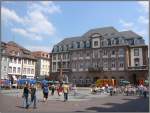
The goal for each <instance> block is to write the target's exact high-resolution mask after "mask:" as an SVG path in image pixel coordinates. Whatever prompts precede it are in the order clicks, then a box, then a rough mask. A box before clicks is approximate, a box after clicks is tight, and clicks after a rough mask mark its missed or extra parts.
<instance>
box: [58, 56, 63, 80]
mask: <svg viewBox="0 0 150 113" xmlns="http://www.w3.org/2000/svg"><path fill="white" fill-rule="evenodd" d="M62 71H63V70H62V55H61V58H60V76H59V80H60V82H63V72H62Z"/></svg>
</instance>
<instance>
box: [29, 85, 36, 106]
mask: <svg viewBox="0 0 150 113" xmlns="http://www.w3.org/2000/svg"><path fill="white" fill-rule="evenodd" d="M30 93H31V103H30V105H31V104H32V103H34V105H33V108H34V109H36V87H35V85H33V84H32V86H31V91H30Z"/></svg>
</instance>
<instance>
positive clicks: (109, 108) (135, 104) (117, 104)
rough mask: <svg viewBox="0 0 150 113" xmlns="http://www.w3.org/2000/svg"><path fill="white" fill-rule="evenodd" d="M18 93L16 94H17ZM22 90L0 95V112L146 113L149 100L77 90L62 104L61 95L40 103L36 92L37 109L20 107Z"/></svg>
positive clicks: (40, 97)
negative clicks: (93, 93) (75, 93)
mask: <svg viewBox="0 0 150 113" xmlns="http://www.w3.org/2000/svg"><path fill="white" fill-rule="evenodd" d="M17 92H18V93H17ZM21 95H22V90H18V91H16V90H7V91H2V92H1V93H0V101H1V104H0V112H10V111H11V112H13V111H14V112H15V111H16V112H17V111H18V112H105V111H106V112H148V111H149V98H147V99H145V98H143V97H138V96H123V95H118V96H109V95H107V94H101V95H100V94H98V95H92V94H90V93H89V90H88V89H86V90H84V89H82V90H79V92H78V95H77V96H76V97H75V96H73V94H72V93H70V94H69V101H68V102H63V95H62V96H61V97H58V95H57V93H56V94H55V96H49V100H48V101H47V102H45V103H44V102H42V92H41V91H38V93H37V96H38V97H39V98H38V100H39V101H38V103H37V109H33V108H32V106H30V108H29V109H25V108H23V107H22V98H21Z"/></svg>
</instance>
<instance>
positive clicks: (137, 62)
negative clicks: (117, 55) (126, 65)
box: [134, 58, 140, 66]
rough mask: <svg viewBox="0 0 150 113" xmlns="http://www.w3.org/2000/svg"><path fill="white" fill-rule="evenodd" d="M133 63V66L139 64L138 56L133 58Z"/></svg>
mask: <svg viewBox="0 0 150 113" xmlns="http://www.w3.org/2000/svg"><path fill="white" fill-rule="evenodd" d="M134 64H135V66H139V65H140V64H139V58H135V59H134Z"/></svg>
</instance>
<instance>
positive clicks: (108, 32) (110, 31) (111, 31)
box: [55, 26, 142, 46]
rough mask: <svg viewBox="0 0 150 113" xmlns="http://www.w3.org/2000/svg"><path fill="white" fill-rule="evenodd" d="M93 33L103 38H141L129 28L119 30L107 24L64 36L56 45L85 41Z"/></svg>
mask: <svg viewBox="0 0 150 113" xmlns="http://www.w3.org/2000/svg"><path fill="white" fill-rule="evenodd" d="M94 34H99V35H100V36H102V37H103V38H105V39H108V38H119V37H122V38H125V39H131V38H141V37H142V36H140V35H138V34H136V33H135V32H133V31H131V30H129V31H122V32H119V31H117V30H116V29H115V28H114V27H112V26H109V27H103V28H95V29H91V30H89V31H88V32H86V33H84V34H83V35H82V36H77V37H71V38H65V39H64V40H62V41H61V42H59V43H58V44H56V45H57V46H60V45H66V44H70V43H71V42H77V41H86V40H89V39H90V38H91V36H92V35H94ZM56 45H55V46H56Z"/></svg>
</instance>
